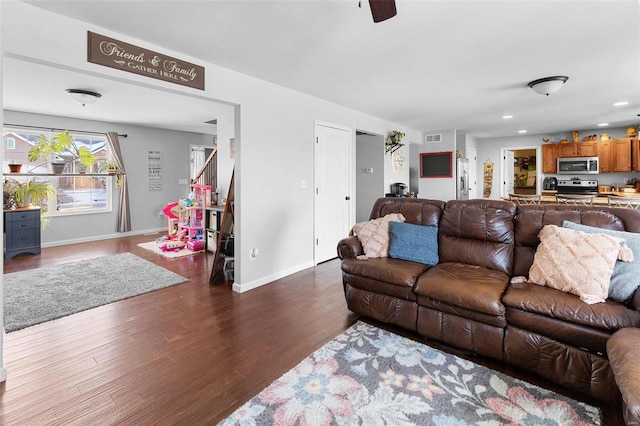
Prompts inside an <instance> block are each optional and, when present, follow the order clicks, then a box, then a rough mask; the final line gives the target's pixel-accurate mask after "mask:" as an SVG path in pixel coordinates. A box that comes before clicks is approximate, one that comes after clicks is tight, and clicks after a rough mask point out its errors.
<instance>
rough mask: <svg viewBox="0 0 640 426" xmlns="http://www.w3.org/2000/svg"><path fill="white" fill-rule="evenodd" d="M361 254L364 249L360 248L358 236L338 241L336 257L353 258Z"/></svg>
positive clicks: (342, 258)
mask: <svg viewBox="0 0 640 426" xmlns="http://www.w3.org/2000/svg"><path fill="white" fill-rule="evenodd" d="M362 254H364V250H363V249H362V244H360V240H359V239H358V237H355V236H352V237H347V238H343V239H342V240H340V241H339V242H338V257H339V258H340V259H341V260H344V259H355V258H356V256H360V255H362Z"/></svg>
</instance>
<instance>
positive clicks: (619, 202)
mask: <svg viewBox="0 0 640 426" xmlns="http://www.w3.org/2000/svg"><path fill="white" fill-rule="evenodd" d="M607 201H608V202H609V207H625V208H629V209H636V210H640V197H638V196H629V197H624V196H620V195H608V196H607Z"/></svg>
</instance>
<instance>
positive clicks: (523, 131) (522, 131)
mask: <svg viewBox="0 0 640 426" xmlns="http://www.w3.org/2000/svg"><path fill="white" fill-rule="evenodd" d="M518 133H527V131H526V130H518Z"/></svg>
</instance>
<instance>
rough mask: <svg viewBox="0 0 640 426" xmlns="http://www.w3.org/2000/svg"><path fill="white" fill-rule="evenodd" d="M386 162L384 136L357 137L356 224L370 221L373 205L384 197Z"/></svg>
mask: <svg viewBox="0 0 640 426" xmlns="http://www.w3.org/2000/svg"><path fill="white" fill-rule="evenodd" d="M384 162H385V156H384V136H382V135H356V222H362V221H365V220H368V219H369V215H370V214H371V207H372V206H373V203H374V202H375V201H376V200H377V199H378V198H380V197H384V194H385V192H386V191H385V188H386V186H385V183H384V176H385V170H384V169H385V167H384ZM368 168H369V169H373V173H367V172H366V171H365V169H368Z"/></svg>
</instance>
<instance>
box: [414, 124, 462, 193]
mask: <svg viewBox="0 0 640 426" xmlns="http://www.w3.org/2000/svg"><path fill="white" fill-rule="evenodd" d="M427 133H428V134H441V135H442V140H441V141H440V142H437V143H426V144H419V145H418V148H417V151H418V153H417V157H415V156H414V157H413V158H411V161H412V164H416V165H415V167H417V170H418V173H419V172H420V166H419V164H420V153H422V152H447V151H451V152H452V164H451V168H452V176H451V177H450V178H420V182H419V186H418V197H419V198H429V199H432V200H442V201H448V200H455V199H456V179H455V167H456V164H455V157H456V155H455V152H456V149H457V148H456V131H455V130H437V131H429V132H427Z"/></svg>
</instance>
